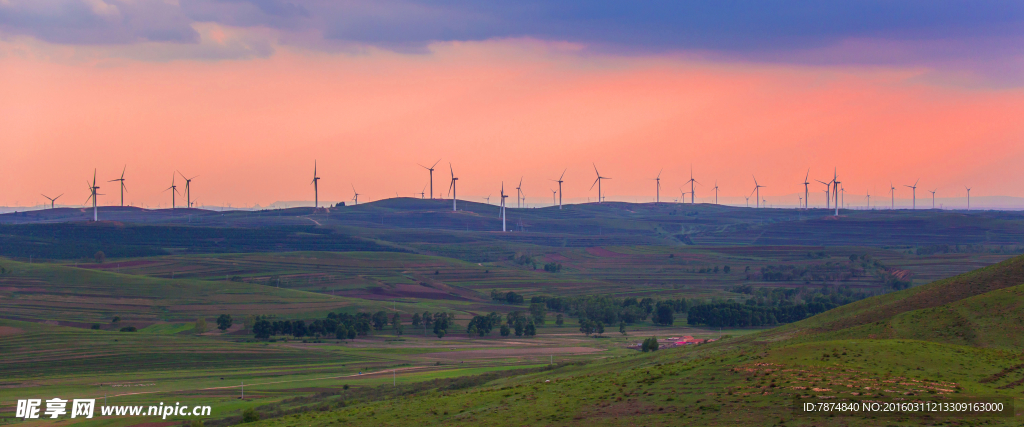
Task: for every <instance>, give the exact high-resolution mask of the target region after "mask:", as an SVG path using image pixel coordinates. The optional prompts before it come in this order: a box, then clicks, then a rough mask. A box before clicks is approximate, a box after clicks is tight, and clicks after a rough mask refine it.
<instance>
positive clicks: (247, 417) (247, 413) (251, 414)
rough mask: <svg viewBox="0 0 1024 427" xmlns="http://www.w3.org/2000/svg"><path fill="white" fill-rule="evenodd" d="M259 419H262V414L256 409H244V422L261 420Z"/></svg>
mask: <svg viewBox="0 0 1024 427" xmlns="http://www.w3.org/2000/svg"><path fill="white" fill-rule="evenodd" d="M259 420H260V414H257V413H256V410H255V409H253V408H249V409H246V410H244V411H242V422H243V423H252V422H256V421H259Z"/></svg>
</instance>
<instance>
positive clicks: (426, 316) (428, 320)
mask: <svg viewBox="0 0 1024 427" xmlns="http://www.w3.org/2000/svg"><path fill="white" fill-rule="evenodd" d="M432 323H434V316H433V315H432V314H430V312H429V311H424V312H423V325H424V326H430V325H431V324H432Z"/></svg>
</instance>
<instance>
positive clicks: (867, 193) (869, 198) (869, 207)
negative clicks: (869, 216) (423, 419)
mask: <svg viewBox="0 0 1024 427" xmlns="http://www.w3.org/2000/svg"><path fill="white" fill-rule="evenodd" d="M864 194H866V195H867V196H868V210H871V192H870V191H865V192H864Z"/></svg>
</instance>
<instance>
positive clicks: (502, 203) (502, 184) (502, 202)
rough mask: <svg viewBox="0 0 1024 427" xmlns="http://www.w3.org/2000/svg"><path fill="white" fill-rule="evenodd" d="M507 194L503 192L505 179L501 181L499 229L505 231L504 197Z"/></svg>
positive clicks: (505, 197) (506, 196)
mask: <svg viewBox="0 0 1024 427" xmlns="http://www.w3.org/2000/svg"><path fill="white" fill-rule="evenodd" d="M507 198H508V195H507V194H505V181H502V182H501V231H502V232H505V231H508V229H506V228H505V199H507Z"/></svg>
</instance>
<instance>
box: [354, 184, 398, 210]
mask: <svg viewBox="0 0 1024 427" xmlns="http://www.w3.org/2000/svg"><path fill="white" fill-rule="evenodd" d="M351 185H352V204H353V205H358V204H359V193H358V192H356V186H355V185H354V184H351ZM395 197H398V194H395Z"/></svg>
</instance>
